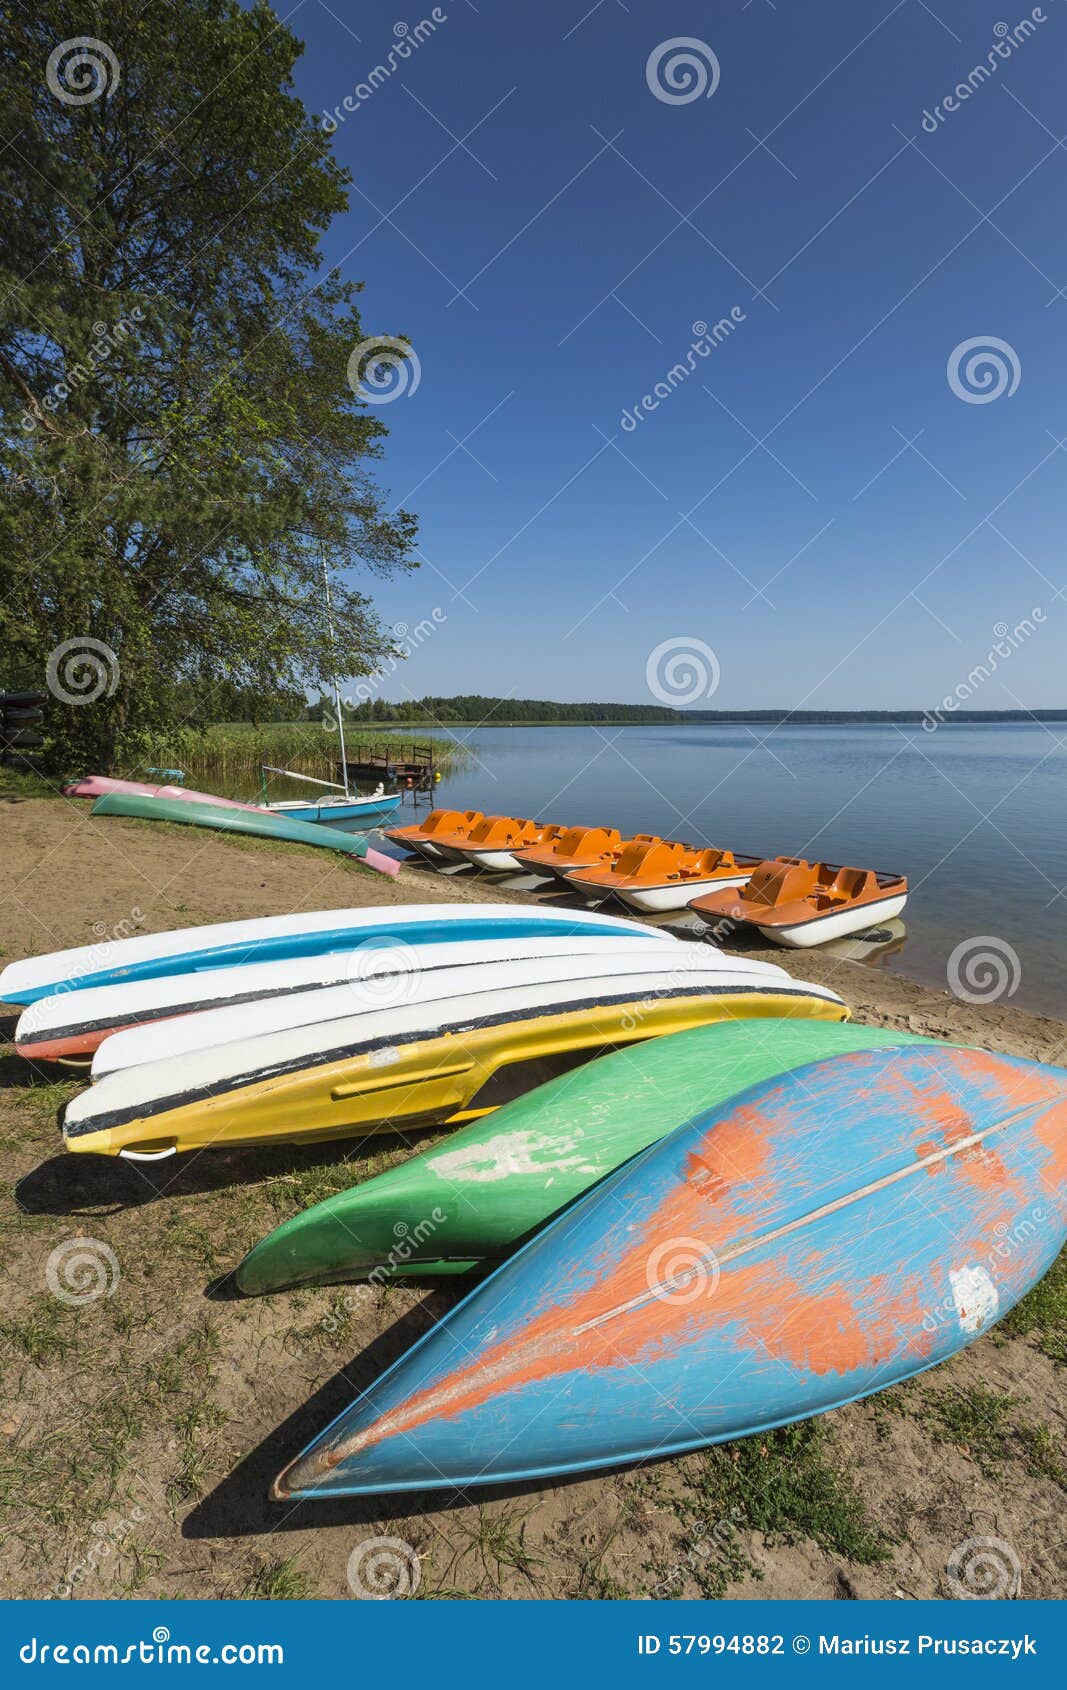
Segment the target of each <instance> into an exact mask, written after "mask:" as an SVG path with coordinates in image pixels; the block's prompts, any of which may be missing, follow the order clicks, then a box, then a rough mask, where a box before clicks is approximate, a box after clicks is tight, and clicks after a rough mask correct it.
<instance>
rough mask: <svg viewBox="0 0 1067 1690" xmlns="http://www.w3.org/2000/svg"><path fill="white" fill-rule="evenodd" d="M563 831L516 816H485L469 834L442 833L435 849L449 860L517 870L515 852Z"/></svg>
mask: <svg viewBox="0 0 1067 1690" xmlns="http://www.w3.org/2000/svg"><path fill="white" fill-rule="evenodd" d="M565 831H566V830H565V829H564V828H562V827H555V826H550V825H548V824H547V823H545V822H534V821H527V820H524V819H523V818H522V817H519V816H486V817H485V818H484V819H483V820H482V821H480V822H478V823H477V825H476V826H475V827H472V828H471V830H470V832H469V834H463V835H450V836H448V837H445V836H442V837H441V838H440V839H439V841H438V844H439V848H440V851H441V854H442V856H444V857H447V858H448V859H449V861H450V862H454V863H470V864H471V865H472V866H473V867H474V868H489V869H496V870H497V871H498V872H499V871H504V870H509V869H517V868H518V867H519V866H520V865H519V862H518V859H517V857H516V856H515V852H516V851H521V850H524V849H526V848H527V847H528V846H531V845H550V844H551V843H552V841H553V840H554V839H558V838H559V835H560V834H561V833H564V832H565Z"/></svg>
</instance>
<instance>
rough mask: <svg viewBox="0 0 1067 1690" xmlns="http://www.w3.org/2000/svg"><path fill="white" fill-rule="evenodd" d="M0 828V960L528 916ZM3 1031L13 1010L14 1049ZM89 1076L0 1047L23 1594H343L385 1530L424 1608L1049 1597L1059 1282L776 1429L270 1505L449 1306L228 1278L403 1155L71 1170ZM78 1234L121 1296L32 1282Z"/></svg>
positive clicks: (10, 1390) (881, 1005)
mask: <svg viewBox="0 0 1067 1690" xmlns="http://www.w3.org/2000/svg"><path fill="white" fill-rule="evenodd" d="M0 828H2V835H3V840H4V871H3V887H2V893H0V896H2V902H3V920H2V923H0V942H2V946H3V960H4V961H5V962H9V961H11V960H13V959H14V958H17V957H21V956H26V955H30V954H34V953H39V952H42V951H48V950H55V949H60V948H64V947H67V946H74V945H84V944H93V943H97V942H100V943H104V942H106V941H107V940H108V939H112V938H114V937H116V936H125V935H127V934H130V933H133V932H152V931H158V930H162V929H165V928H174V927H184V926H192V925H196V924H199V923H205V922H214V921H222V920H233V919H240V918H242V917H247V916H253V915H265V914H273V913H278V912H282V911H290V910H299V909H321V908H328V907H343V906H351V905H362V904H370V903H379V904H392V903H398V904H400V903H413V902H431V901H449V902H452V901H456V900H477V901H490V900H494V899H497V898H509V897H521V896H523V894H520V893H515V892H506V891H502V890H499V889H495V888H494V887H492V886H491V885H486V884H485V882H484V881H479V880H476V879H474V878H472V877H465V876H458V877H455V876H454V877H449V878H445V877H442V876H438V875H435V874H434V873H433V872H432V871H431V870H428V869H424V868H420V867H417V866H410V867H408V866H405V868H404V869H403V870H402V872H401V876H400V878H399V880H397V881H390V880H387V879H386V878H385V877H383V876H378V875H374V874H371V873H369V872H368V871H366V870H364V869H360V868H358V867H353V866H351V865H350V864H349V863H347V862H344V861H342V860H341V859H340V858H336V859H335V858H333V857H331V856H330V855H328V854H327V853H324V852H322V853H319V852H315V851H312V850H304V849H301V848H295V847H289V846H273V845H271V846H266V845H262V844H260V843H258V842H254V841H250V840H248V841H238V840H222V839H218V838H215V837H213V836H210V835H207V834H202V833H199V832H196V831H194V830H183V829H178V828H166V827H158V826H155V825H147V824H142V823H136V822H126V821H120V820H109V819H104V818H99V819H96V820H93V819H92V818H91V817H90V815H89V813H88V807H87V806H85V805H79V804H76V803H72V802H67V801H63V802H55V801H45V800H36V799H17V798H9V799H4V800H0ZM751 954H756V955H767V956H768V957H770V956H772V955H773V960H774V961H775V962H778V963H780V964H782V965H783V966H785V967H786V968H788V969H789V970H790V971H791V972H792V973H794V974H795V975H797V976H798V977H800V978H804V979H808V980H812V981H816V982H820V983H825V984H828V985H831V986H833V988H834V989H835V990H836V991H838V992H839V993H841V995H842V996H843V997H844V998H845V999H846V1001H847V1002H848V1003H849V1004H850V1006H851V1008H852V1010H853V1014H854V1017H855V1019H856V1020H858V1021H861V1022H865V1023H868V1024H871V1025H877V1026H885V1027H891V1028H899V1029H904V1030H907V1031H910V1032H918V1033H923V1034H927V1035H934V1036H937V1037H943V1038H947V1039H950V1040H955V1041H958V1042H963V1043H969V1044H975V1045H979V1046H982V1047H984V1048H986V1049H989V1050H994V1051H1002V1052H1006V1053H1009V1054H1013V1055H1018V1056H1024V1057H1029V1058H1034V1059H1037V1060H1041V1061H1046V1062H1053V1063H1062V1062H1064V1060H1065V1054H1067V1024H1065V1023H1063V1022H1060V1021H1056V1020H1053V1019H1049V1018H1044V1017H1040V1016H1036V1015H1031V1014H1027V1013H1025V1012H1023V1011H1020V1010H1017V1009H1014V1008H1013V1007H1011V1005H1010V1004H1005V1003H997V1004H993V1005H985V1006H983V1005H978V1004H968V1003H962V1002H960V1001H958V1000H957V999H955V998H953V997H952V996H951V995H950V994H949V993H948V991H947V990H945V991H937V990H933V989H931V988H929V987H927V986H922V985H918V984H916V983H914V982H912V981H910V980H907V979H904V978H902V977H900V976H899V975H896V974H889V973H888V972H886V971H884V970H879V969H877V968H874V967H864V966H860V965H858V964H856V963H853V962H848V961H842V960H839V959H835V958H830V957H826V956H822V955H820V954H819V953H818V952H815V953H807V954H797V953H790V952H782V951H778V950H775V951H773V953H772V952H771V951H770V950H769V949H768V950H766V951H763V950H756V951H755V952H753V953H751ZM13 1026H14V1017H13V1016H10V1015H9V1016H8V1018H7V1020H6V1023H5V1025H4V1029H3V1034H4V1037H5V1038H6V1039H7V1040H8V1041H10V1038H11V1032H12V1029H13ZM80 1083H81V1082H79V1081H78V1080H76V1079H71V1078H69V1077H68V1076H67V1075H65V1074H64V1073H63V1072H62V1071H57V1070H49V1069H44V1068H41V1069H39V1070H35V1069H34V1068H33V1067H31V1066H30V1065H29V1064H28V1063H25V1062H23V1061H22V1060H21V1059H19V1058H18V1057H16V1056H15V1054H14V1052H13V1049H12V1047H11V1045H10V1042H8V1044H7V1046H6V1047H5V1050H4V1052H3V1057H2V1067H0V1128H2V1136H3V1158H4V1186H5V1201H4V1206H3V1221H2V1249H3V1257H4V1276H5V1280H6V1284H7V1287H8V1292H7V1297H6V1299H5V1308H4V1311H3V1315H2V1317H0V1349H2V1356H3V1405H2V1411H0V1412H2V1419H3V1427H4V1432H5V1439H4V1451H3V1456H2V1462H3V1471H4V1481H3V1492H2V1494H3V1496H4V1500H5V1506H6V1512H7V1516H8V1528H7V1531H6V1533H5V1536H4V1543H3V1548H2V1550H0V1556H2V1558H3V1563H4V1571H3V1578H4V1587H5V1590H6V1593H7V1594H8V1595H19V1596H38V1595H47V1594H57V1595H65V1594H69V1593H71V1592H72V1593H73V1594H76V1595H82V1596H108V1595H125V1596H135V1597H152V1596H157V1595H167V1596H173V1595H175V1594H182V1595H185V1596H219V1597H234V1596H245V1597H255V1596H275V1597H284V1596H303V1595H306V1596H322V1597H337V1598H347V1597H349V1596H350V1595H351V1590H350V1585H349V1581H348V1576H347V1572H346V1568H347V1565H348V1560H349V1557H350V1555H351V1554H352V1552H353V1550H354V1549H356V1548H357V1546H358V1545H359V1544H360V1543H361V1542H363V1541H365V1540H367V1539H369V1538H374V1537H392V1538H397V1539H400V1540H402V1541H403V1543H405V1544H408V1545H411V1546H412V1549H413V1551H414V1552H415V1555H416V1556H417V1557H418V1559H417V1562H415V1563H413V1564H414V1565H415V1566H417V1574H416V1580H417V1583H418V1586H419V1589H418V1594H419V1595H422V1596H430V1597H432V1596H434V1595H443V1594H450V1593H451V1594H465V1595H471V1596H483V1597H484V1596H505V1597H527V1596H545V1597H549V1596H569V1597H579V1598H582V1597H584V1598H594V1597H623V1596H631V1597H642V1596H649V1595H652V1594H659V1595H683V1596H698V1595H706V1596H716V1595H724V1594H729V1595H732V1596H742V1597H744V1596H760V1597H785V1596H797V1597H834V1596H838V1597H855V1596H870V1597H893V1596H897V1597H902V1598H917V1597H932V1596H939V1595H941V1596H945V1595H949V1594H951V1592H950V1589H949V1587H948V1584H947V1582H946V1566H947V1563H948V1561H949V1558H950V1556H951V1555H952V1553H953V1551H954V1550H955V1549H956V1548H957V1547H958V1546H960V1545H961V1544H963V1545H966V1544H969V1543H970V1542H971V1540H973V1539H976V1538H993V1539H996V1540H998V1542H999V1543H1001V1544H1002V1545H1006V1546H1007V1549H1008V1551H1010V1556H1011V1557H1013V1558H1014V1560H1013V1561H1012V1562H1010V1566H1011V1568H1012V1574H1013V1576H1014V1565H1015V1563H1016V1562H1017V1565H1018V1578H1019V1581H1020V1588H1021V1593H1022V1594H1023V1595H1025V1596H1032V1597H1050V1596H1052V1595H1054V1594H1057V1593H1061V1592H1062V1588H1063V1580H1064V1549H1063V1541H1062V1538H1063V1534H1062V1525H1061V1511H1062V1506H1063V1483H1064V1479H1065V1476H1067V1475H1065V1463H1067V1455H1065V1441H1064V1433H1065V1427H1067V1383H1065V1374H1064V1367H1063V1364H1064V1360H1065V1356H1067V1350H1065V1330H1064V1324H1063V1319H1062V1316H1061V1313H1060V1311H1061V1309H1062V1306H1063V1290H1062V1285H1063V1275H1062V1263H1061V1265H1060V1266H1059V1267H1058V1268H1057V1269H1056V1270H1054V1272H1053V1274H1052V1275H1050V1276H1049V1278H1048V1280H1046V1281H1045V1282H1044V1284H1043V1285H1042V1286H1041V1287H1039V1288H1038V1289H1037V1290H1036V1291H1035V1292H1034V1293H1032V1294H1031V1296H1030V1297H1029V1298H1028V1299H1026V1302H1025V1303H1024V1304H1023V1305H1021V1306H1020V1308H1019V1309H1018V1310H1017V1311H1015V1312H1014V1314H1013V1315H1012V1316H1010V1317H1009V1318H1008V1319H1007V1320H1006V1321H1005V1322H1004V1323H1002V1325H1001V1326H1000V1327H998V1328H997V1329H995V1330H994V1331H992V1332H991V1333H989V1334H988V1335H986V1336H985V1337H983V1338H982V1339H981V1340H979V1341H978V1342H977V1343H975V1344H973V1345H972V1346H971V1347H970V1348H969V1349H968V1350H967V1351H966V1352H964V1353H963V1354H962V1355H960V1356H958V1357H957V1358H956V1359H955V1360H954V1361H952V1362H950V1363H948V1364H946V1365H944V1366H942V1367H939V1368H937V1369H935V1370H934V1371H932V1372H931V1373H929V1374H927V1375H924V1376H923V1377H921V1378H920V1379H917V1380H915V1381H912V1382H910V1383H908V1384H906V1385H903V1386H898V1387H894V1388H893V1389H891V1390H889V1391H887V1392H884V1393H882V1394H881V1395H879V1396H876V1397H873V1398H871V1399H869V1400H867V1401H865V1402H862V1403H859V1404H855V1405H853V1406H850V1407H848V1408H845V1409H842V1410H839V1411H837V1412H835V1413H833V1414H830V1415H827V1416H824V1417H822V1418H821V1419H819V1420H817V1421H813V1422H808V1423H805V1424H804V1425H801V1426H797V1427H793V1428H787V1429H786V1430H785V1431H782V1432H779V1433H776V1434H773V1435H771V1436H769V1437H767V1438H765V1439H751V1440H747V1441H746V1442H744V1443H739V1444H735V1445H730V1446H722V1447H720V1448H718V1449H715V1450H712V1451H708V1452H703V1453H699V1454H695V1455H691V1456H687V1457H684V1458H682V1459H678V1460H670V1461H664V1462H660V1463H658V1464H655V1465H651V1466H647V1467H643V1468H633V1469H627V1470H624V1471H621V1472H617V1473H610V1474H606V1475H599V1476H595V1477H593V1478H589V1479H581V1480H577V1481H572V1482H565V1483H553V1484H544V1485H537V1486H530V1487H526V1488H524V1489H523V1490H522V1491H510V1492H501V1491H499V1490H489V1489H486V1490H483V1491H480V1492H471V1493H469V1494H467V1493H464V1494H461V1495H459V1496H454V1495H447V1494H445V1493H442V1494H440V1495H438V1496H432V1497H431V1498H430V1499H429V1500H428V1501H426V1502H425V1503H424V1504H423V1505H419V1506H416V1507H415V1508H412V1504H411V1499H410V1498H408V1499H404V1498H400V1499H398V1500H396V1501H394V1502H389V1501H388V1500H387V1499H386V1500H384V1501H383V1502H380V1503H377V1502H375V1501H374V1500H373V1499H355V1500H353V1501H351V1502H349V1503H333V1504H329V1505H312V1504H304V1505H301V1506H298V1507H295V1508H279V1507H278V1506H277V1505H271V1504H269V1503H268V1502H267V1499H266V1498H267V1489H268V1485H269V1483H270V1480H271V1479H272V1478H273V1476H274V1474H275V1473H276V1472H277V1470H278V1469H279V1467H280V1466H281V1465H282V1464H283V1463H284V1461H285V1460H286V1459H287V1458H288V1457H289V1456H291V1455H292V1454H293V1453H294V1452H295V1451H296V1450H297V1449H299V1448H300V1447H302V1445H303V1444H304V1442H306V1440H307V1438H308V1436H309V1435H311V1434H312V1433H313V1432H314V1431H316V1430H318V1429H319V1428H321V1426H322V1425H323V1424H324V1423H325V1422H326V1421H327V1420H328V1419H329V1418H330V1417H331V1416H332V1415H333V1414H335V1413H336V1412H338V1411H339V1410H340V1409H341V1408H342V1407H343V1406H344V1405H345V1403H346V1402H347V1401H349V1400H350V1399H351V1397H352V1396H353V1395H354V1394H355V1393H356V1392H357V1391H358V1390H359V1389H361V1388H362V1387H363V1386H365V1384H366V1383H367V1382H368V1381H369V1380H371V1379H372V1378H373V1377H374V1376H375V1375H376V1374H377V1373H378V1372H379V1371H381V1369H382V1368H383V1367H384V1366H386V1365H388V1364H389V1363H390V1362H391V1361H392V1360H394V1359H395V1358H396V1356H398V1355H399V1354H401V1353H402V1352H403V1351H404V1350H405V1349H406V1348H408V1347H409V1346H410V1344H411V1343H412V1342H413V1341H414V1339H415V1338H416V1337H417V1336H418V1335H420V1334H421V1333H422V1332H423V1331H425V1330H426V1328H427V1327H428V1326H429V1325H430V1324H431V1323H432V1321H433V1320H434V1319H435V1318H437V1317H438V1316H440V1314H441V1313H443V1312H444V1311H445V1309H446V1308H447V1307H449V1306H450V1303H451V1302H452V1301H453V1300H454V1299H455V1297H456V1296H457V1295H458V1292H457V1291H456V1290H455V1289H454V1288H453V1289H447V1290H427V1289H423V1288H419V1287H414V1286H411V1285H390V1286H388V1287H385V1288H374V1289H370V1288H362V1289H361V1288H358V1287H351V1288H343V1287H342V1288H340V1290H338V1289H337V1288H334V1289H329V1290H327V1289H324V1290H321V1291H320V1290H303V1291H299V1292H293V1293H286V1294H282V1295H279V1296H274V1297H270V1298H264V1299H259V1300H254V1301H243V1300H241V1299H240V1298H238V1297H237V1296H236V1295H235V1294H234V1293H233V1292H232V1290H231V1289H230V1287H229V1286H228V1284H227V1276H228V1275H229V1274H230V1273H231V1271H232V1269H233V1268H234V1267H235V1265H236V1263H237V1262H238V1260H239V1259H240V1257H241V1256H242V1254H243V1253H244V1252H245V1251H246V1250H247V1249H248V1248H249V1247H250V1246H251V1245H252V1244H253V1243H254V1242H255V1241H256V1240H257V1239H259V1238H261V1237H262V1236H263V1235H264V1234H265V1233H266V1232H267V1231H268V1230H270V1229H271V1228H272V1227H273V1226H275V1225H277V1224H278V1222H279V1221H281V1220H282V1219H284V1218H286V1217H288V1216H289V1215H290V1214H292V1213H294V1212H295V1211H297V1210H299V1209H301V1208H304V1207H307V1206H308V1205H309V1204H310V1203H312V1202H315V1201H317V1200H319V1199H320V1198H322V1197H325V1196H327V1195H329V1194H330V1193H331V1192H333V1191H336V1190H339V1189H343V1188H344V1187H345V1186H347V1185H348V1184H350V1183H352V1182H353V1181H355V1180H358V1179H361V1178H364V1177H366V1176H367V1175H368V1174H370V1173H372V1172H378V1171H380V1170H381V1169H382V1168H384V1167H387V1166H389V1165H391V1163H393V1162H394V1161H397V1160H400V1159H402V1158H403V1157H405V1156H407V1155H408V1154H409V1153H410V1150H411V1148H412V1143H413V1141H411V1140H402V1139H400V1138H399V1137H394V1136H387V1135H380V1136H378V1137H376V1138H374V1139H373V1140H364V1141H361V1142H356V1141H349V1142H347V1143H345V1142H341V1143H338V1144H334V1145H324V1146H319V1147H314V1148H303V1149H299V1150H298V1149H286V1148H284V1147H282V1148H278V1149H274V1150H270V1151H265V1152H262V1153H251V1152H247V1151H244V1152H241V1151H232V1152H227V1151H218V1152H211V1153H206V1154H203V1155H201V1156H199V1157H196V1158H190V1159H188V1161H187V1162H186V1163H184V1164H183V1165H181V1166H179V1167H177V1168H175V1167H174V1166H169V1167H166V1166H165V1167H164V1168H163V1169H156V1170H154V1171H153V1170H150V1169H147V1168H144V1167H141V1168H137V1167H131V1166H130V1165H119V1164H117V1163H115V1162H111V1161H106V1160H104V1159H102V1158H101V1159H97V1158H74V1157H68V1156H66V1155H64V1154H63V1152H62V1149H61V1145H60V1140H59V1137H58V1134H57V1130H56V1112H57V1110H58V1109H59V1107H60V1106H61V1105H62V1103H63V1102H64V1101H65V1100H66V1098H68V1097H69V1096H71V1095H73V1093H74V1092H75V1091H76V1090H77V1089H78V1088H79V1085H80ZM419 1142H421V1143H426V1142H429V1140H428V1139H427V1138H426V1137H425V1136H424V1137H423V1138H422V1139H421V1140H420V1141H419ZM73 1237H89V1238H92V1239H94V1240H98V1241H100V1242H101V1243H103V1244H105V1245H106V1246H107V1247H108V1250H109V1251H110V1252H111V1253H112V1254H113V1258H114V1263H115V1267H114V1284H113V1286H112V1287H111V1289H110V1294H108V1295H107V1296H104V1297H101V1298H99V1299H97V1300H95V1301H93V1302H91V1303H88V1304H85V1305H83V1306H73V1307H72V1306H68V1305H66V1304H64V1302H63V1301H62V1300H59V1299H57V1298H56V1297H55V1296H53V1295H52V1294H51V1293H50V1292H49V1290H48V1287H47V1283H46V1277H45V1276H46V1264H47V1261H48V1258H49V1256H50V1254H51V1253H52V1252H53V1251H54V1250H55V1249H56V1247H57V1246H59V1245H60V1244H62V1243H63V1241H64V1240H66V1239H70V1238H73ZM998 1553H1004V1552H1003V1551H1001V1552H998Z"/></svg>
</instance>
